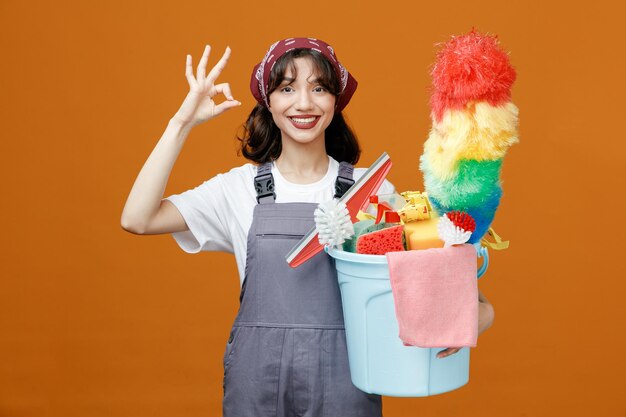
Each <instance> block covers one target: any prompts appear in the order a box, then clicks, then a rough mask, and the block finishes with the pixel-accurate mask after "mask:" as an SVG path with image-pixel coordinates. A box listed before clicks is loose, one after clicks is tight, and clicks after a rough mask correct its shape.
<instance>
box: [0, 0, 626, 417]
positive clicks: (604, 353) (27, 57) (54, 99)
mask: <svg viewBox="0 0 626 417" xmlns="http://www.w3.org/2000/svg"><path fill="white" fill-rule="evenodd" d="M540 4H541V5H540ZM472 26H475V27H476V28H477V29H478V30H479V31H482V32H489V33H494V34H498V35H499V38H500V40H501V43H502V46H503V47H504V48H505V49H506V50H508V51H510V53H511V60H512V63H513V65H514V66H515V67H516V69H517V71H518V80H517V82H516V84H515V86H514V90H513V100H514V102H515V103H516V104H517V106H518V107H519V108H520V135H521V136H520V139H521V142H520V144H518V145H515V146H514V147H513V148H511V151H510V153H509V155H508V156H507V158H506V161H505V164H504V169H503V179H504V193H505V194H504V198H503V201H502V204H501V206H500V209H499V212H498V215H497V216H496V221H495V223H494V226H495V228H496V230H497V231H498V232H499V233H500V234H501V235H502V236H503V237H504V238H506V239H509V240H510V241H511V247H510V249H509V250H507V251H504V252H498V253H492V266H491V268H490V270H489V272H488V273H487V275H485V277H483V278H481V280H480V282H479V286H480V288H481V290H482V292H483V293H484V294H485V296H486V297H487V298H488V299H489V300H490V301H491V302H492V304H493V305H494V307H495V311H496V318H495V322H494V326H493V327H492V328H490V329H489V330H487V332H485V333H484V334H482V335H481V336H480V338H479V344H478V347H477V348H475V349H473V350H472V359H471V371H470V372H471V374H470V383H469V384H468V385H466V386H464V387H462V388H461V389H459V390H456V391H453V392H450V393H446V394H443V395H439V396H434V397H430V398H390V397H387V398H385V400H384V409H385V416H386V417H391V416H409V415H415V416H457V415H463V416H465V417H471V416H561V415H562V416H568V417H574V416H590V415H594V416H624V415H625V413H626V405H625V401H624V395H623V387H624V383H623V381H624V378H625V374H626V363H625V359H624V342H625V336H624V332H623V330H624V325H623V323H624V322H623V319H624V317H625V314H624V313H625V311H624V310H625V308H624V305H625V301H624V295H625V294H624V287H625V284H624V279H623V277H624V272H623V267H622V264H621V261H622V258H623V248H624V240H625V238H626V237H625V236H624V228H623V227H621V225H620V223H621V221H620V220H619V219H620V218H621V217H622V213H624V209H625V208H626V207H624V206H625V204H624V194H623V190H622V187H623V181H624V170H623V166H624V162H625V159H626V158H625V156H624V151H625V146H624V142H623V141H624V134H623V131H622V130H620V129H619V128H618V126H619V123H621V122H623V121H624V115H623V108H624V105H623V97H624V93H625V91H624V74H626V71H625V68H624V67H625V65H624V55H623V45H624V39H626V36H625V35H626V34H625V30H624V6H623V2H620V1H614V2H605V1H594V2H586V3H585V4H584V5H583V4H582V3H581V4H577V3H575V2H564V1H561V2H552V3H539V2H522V1H508V2H496V1H476V2H468V1H460V0H451V1H446V2H429V3H426V2H410V1H405V2H387V3H384V7H381V6H380V5H378V3H371V4H368V3H363V2H353V3H352V4H346V3H345V2H339V1H336V0H333V1H327V0H321V1H318V2H308V3H302V4H300V3H298V4H296V3H293V2H285V1H280V2H273V1H263V2H254V3H253V2H249V3H248V2H244V1H241V0H229V1H223V2H218V1H203V2H198V1H195V2H191V1H178V2H169V3H168V4H165V3H160V2H149V1H135V2H131V1H119V0H117V1H108V2H79V1H55V2H37V1H35V2H21V1H7V0H2V1H1V2H0V35H1V36H0V44H1V46H2V48H1V50H2V66H1V69H0V71H1V72H2V73H1V76H0V87H1V94H0V100H1V104H2V127H1V130H2V141H1V142H0V143H1V145H0V146H1V152H0V155H2V163H1V164H0V169H1V172H2V178H4V179H5V180H6V181H5V182H4V184H5V187H4V188H3V192H2V201H3V204H2V218H3V219H4V221H5V222H6V224H5V229H4V230H5V232H4V239H3V246H2V259H3V261H2V271H3V272H2V279H1V281H0V416H2V417H6V416H10V417H13V416H38V417H40V416H63V417H71V416H133V417H135V416H148V415H149V416H173V415H176V416H207V415H219V413H220V409H221V395H222V355H223V351H224V345H225V342H226V339H227V336H228V330H229V328H230V325H231V323H232V320H233V319H234V317H235V314H236V311H237V307H238V292H239V283H238V279H237V271H236V267H235V262H234V258H233V257H232V255H229V254H224V253H206V252H205V253H201V254H199V255H195V256H192V255H188V254H186V253H184V252H183V251H182V250H181V249H179V248H178V246H177V245H176V243H175V242H174V240H173V238H172V237H171V236H169V235H163V236H135V235H132V234H130V233H127V232H125V231H124V230H122V228H121V227H120V216H121V212H122V208H123V206H124V203H125V201H126V197H127V196H128V193H129V191H130V188H131V186H132V184H133V182H134V180H135V177H136V175H137V173H138V172H139V170H140V168H141V167H142V165H143V163H144V161H145V160H146V158H147V157H148V155H149V153H150V152H151V150H152V149H153V147H154V145H155V144H156V142H157V140H158V138H159V137H160V135H161V134H162V132H163V130H164V128H165V126H166V124H167V121H168V120H169V118H170V117H171V116H172V115H173V114H174V113H175V111H176V110H177V109H178V106H179V105H180V104H181V103H182V99H183V98H184V97H185V94H186V93H187V90H188V86H187V82H186V80H185V77H184V64H185V55H186V54H187V53H190V54H192V56H193V57H194V64H197V62H198V59H199V57H200V55H201V52H202V49H203V45H204V44H205V43H209V44H211V45H212V46H213V47H214V48H215V53H214V54H213V56H212V58H211V60H210V63H211V64H213V63H215V60H216V56H217V55H218V53H219V54H221V51H223V48H224V47H226V45H230V46H231V48H232V50H233V53H232V58H231V60H230V62H229V64H228V67H227V69H226V70H225V72H224V73H223V74H222V77H221V78H220V80H222V81H228V82H230V83H231V86H232V89H233V94H234V96H235V98H237V99H239V100H241V101H242V102H243V106H242V107H241V108H238V109H235V110H232V111H230V112H228V113H226V114H224V115H223V116H222V117H220V118H218V119H215V120H212V121H210V122H209V123H206V124H204V125H202V126H199V127H197V128H196V129H195V130H194V131H192V133H191V136H190V138H189V140H188V141H187V143H186V145H185V147H184V149H183V151H182V153H181V155H180V157H179V160H178V161H177V163H176V165H175V168H174V170H173V172H172V175H171V177H170V181H169V184H168V186H167V189H166V192H165V195H166V196H167V195H170V194H173V193H179V192H182V191H184V190H186V189H189V188H192V187H194V186H196V185H198V184H200V183H201V182H202V181H204V180H205V179H207V178H209V177H211V176H213V175H215V174H217V173H218V172H223V171H226V170H228V169H230V168H231V167H233V166H238V165H240V164H242V163H244V162H245V161H244V160H243V159H242V158H240V157H237V156H236V152H235V149H236V141H235V140H234V134H235V132H236V131H237V129H238V127H239V126H240V124H241V123H242V122H243V121H244V119H245V117H246V116H247V113H248V112H249V110H250V109H251V108H252V106H253V104H254V101H253V99H252V97H251V95H250V92H249V90H248V82H249V76H250V71H251V69H252V66H253V65H254V64H256V63H257V62H258V61H259V60H260V59H261V58H262V56H263V54H264V52H265V50H266V48H267V46H268V45H269V44H271V43H272V42H273V41H275V40H278V39H281V38H285V37H290V36H313V37H319V38H320V39H324V40H326V41H327V42H329V43H331V44H332V45H333V46H334V47H335V48H336V50H337V53H338V56H339V58H340V59H341V60H342V62H343V63H344V64H345V65H346V67H347V68H348V69H349V70H350V71H351V72H352V73H353V74H354V75H355V77H356V78H357V79H358V81H359V89H358V91H357V93H356V94H355V96H354V98H353V100H352V102H351V103H350V106H349V107H348V108H347V111H346V113H347V116H348V118H349V120H350V122H351V124H352V125H353V126H354V127H355V130H356V132H357V134H358V135H359V137H360V140H361V143H362V146H363V149H364V153H363V156H362V159H361V163H360V166H369V164H371V163H372V162H373V161H374V160H375V159H376V157H378V156H379V155H380V154H381V153H382V152H383V151H387V152H388V153H389V154H390V156H391V158H392V160H393V162H394V167H393V169H392V171H391V173H390V175H389V177H388V178H389V179H390V180H391V181H392V182H393V183H394V184H395V185H396V187H397V188H398V189H399V190H407V189H422V177H421V174H420V173H419V171H418V156H419V155H420V154H421V151H422V149H421V147H422V144H423V142H424V140H425V139H426V137H427V134H428V130H429V127H430V120H429V117H428V112H429V108H428V92H427V88H428V86H429V83H430V79H429V74H428V68H429V65H430V64H431V63H432V62H433V59H434V56H435V50H436V49H435V47H434V44H435V43H437V42H443V41H446V40H448V39H449V36H450V35H452V34H463V33H466V32H467V31H469V30H470V29H471V28H472ZM194 68H195V65H194ZM619 271H622V272H619Z"/></svg>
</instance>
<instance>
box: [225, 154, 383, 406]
mask: <svg viewBox="0 0 626 417" xmlns="http://www.w3.org/2000/svg"><path fill="white" fill-rule="evenodd" d="M353 182H354V181H353V180H352V166H351V165H350V164H347V163H343V162H342V163H341V164H340V171H339V176H338V179H337V182H336V184H335V190H336V194H335V195H336V196H338V195H342V194H343V192H345V191H346V189H347V188H349V185H350V184H351V183H353ZM255 187H256V189H257V201H258V202H259V204H257V205H256V206H255V207H254V214H253V218H252V225H251V227H250V230H249V232H248V251H247V258H246V269H245V278H244V283H243V285H242V289H241V295H240V306H239V312H238V314H237V318H236V319H235V322H234V324H233V327H232V330H231V332H230V337H229V339H228V343H227V345H226V351H225V353H224V399H223V403H222V408H223V415H224V417H314V416H315V417H317V416H320V417H322V416H325V417H350V416H354V417H357V416H358V417H370V416H371V417H380V416H382V399H381V397H380V396H379V395H373V394H367V393H364V392H363V391H361V390H359V389H357V388H356V387H355V386H354V385H352V381H351V380H350V371H349V367H348V353H347V349H346V336H345V330H344V324H343V311H342V307H341V295H340V292H339V285H338V282H337V273H336V271H335V266H334V261H333V260H332V258H331V257H330V256H328V255H327V254H326V253H324V252H321V253H318V254H317V255H316V256H315V257H313V258H312V259H311V260H309V261H308V262H306V263H304V264H303V265H301V266H299V267H297V268H291V267H290V266H289V265H288V264H287V262H286V261H285V255H286V254H287V253H288V252H289V251H290V250H291V248H292V247H293V246H294V245H295V244H296V243H297V242H298V240H300V239H301V238H302V237H303V236H304V235H305V234H306V233H307V232H308V231H309V230H310V229H311V228H312V227H313V226H314V224H315V222H314V220H313V212H314V210H315V208H316V207H317V204H315V203H275V202H274V198H275V194H274V192H273V178H272V174H271V164H270V163H266V164H264V165H262V166H260V167H259V168H258V171H257V176H256V177H255Z"/></svg>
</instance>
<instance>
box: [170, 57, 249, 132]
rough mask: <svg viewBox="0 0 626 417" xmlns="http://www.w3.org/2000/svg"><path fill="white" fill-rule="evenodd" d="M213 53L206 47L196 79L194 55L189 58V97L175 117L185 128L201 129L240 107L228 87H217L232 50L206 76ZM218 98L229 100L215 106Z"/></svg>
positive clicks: (224, 84) (225, 84) (186, 71)
mask: <svg viewBox="0 0 626 417" xmlns="http://www.w3.org/2000/svg"><path fill="white" fill-rule="evenodd" d="M210 51H211V47H210V46H209V45H207V46H206V47H205V48H204V53H203V54H202V58H200V63H199V64H198V71H197V73H196V77H195V78H194V76H193V69H192V67H191V55H187V65H186V69H185V76H186V77H187V81H188V82H189V93H188V94H187V97H185V101H183V104H182V106H180V109H178V111H177V112H176V114H175V115H174V118H175V119H177V120H178V121H180V122H181V123H184V124H186V125H190V126H195V125H198V124H200V123H203V122H206V121H207V120H209V119H212V118H213V117H215V116H218V115H220V114H221V113H223V112H225V111H226V110H228V109H230V108H233V107H237V106H240V105H241V103H240V102H239V101H237V100H235V99H234V98H233V96H232V93H231V92H230V85H228V83H220V84H215V80H216V79H217V77H218V76H219V75H220V73H221V72H222V70H223V69H224V67H225V66H226V62H227V61H228V57H229V56H230V48H228V47H227V48H226V51H225V52H224V55H222V58H221V59H220V60H219V61H218V63H217V64H215V66H214V67H213V68H212V69H211V71H210V72H209V74H208V75H205V73H206V66H207V62H208V61H209V52H210ZM218 94H223V95H224V96H225V97H226V100H225V101H223V102H222V103H220V104H216V103H215V101H214V98H215V96H217V95H218Z"/></svg>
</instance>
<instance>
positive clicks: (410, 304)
mask: <svg viewBox="0 0 626 417" xmlns="http://www.w3.org/2000/svg"><path fill="white" fill-rule="evenodd" d="M387 261H388V262H389V276H390V279H391V290H392V292H393V299H394V302H395V307H396V318H397V319H398V325H399V327H400V339H402V342H403V343H404V345H405V346H419V347H427V348H431V347H437V348H448V347H463V346H469V347H473V346H476V340H477V338H478V283H477V279H476V267H477V260H476V250H475V249H474V247H473V246H472V245H469V244H464V245H455V246H451V247H448V248H435V249H424V250H410V251H403V252H388V253H387Z"/></svg>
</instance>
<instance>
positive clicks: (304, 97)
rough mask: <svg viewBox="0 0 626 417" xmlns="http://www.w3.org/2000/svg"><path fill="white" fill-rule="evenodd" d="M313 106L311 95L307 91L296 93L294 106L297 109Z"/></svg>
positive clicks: (306, 108) (308, 108) (307, 108)
mask: <svg viewBox="0 0 626 417" xmlns="http://www.w3.org/2000/svg"><path fill="white" fill-rule="evenodd" d="M312 107H313V97H311V93H310V92H309V91H302V92H300V94H298V98H297V101H296V108H297V109H298V110H310V109H311V108H312Z"/></svg>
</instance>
